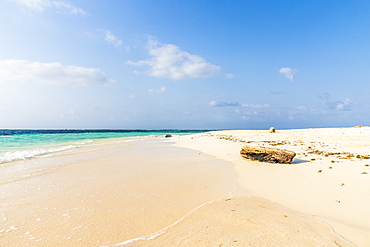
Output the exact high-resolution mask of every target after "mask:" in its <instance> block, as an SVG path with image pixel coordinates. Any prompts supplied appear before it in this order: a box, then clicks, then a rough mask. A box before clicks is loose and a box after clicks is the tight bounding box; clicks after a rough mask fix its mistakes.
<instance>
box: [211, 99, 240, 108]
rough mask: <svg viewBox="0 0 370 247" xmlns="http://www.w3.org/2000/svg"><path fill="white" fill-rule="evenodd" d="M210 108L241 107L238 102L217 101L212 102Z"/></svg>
mask: <svg viewBox="0 0 370 247" xmlns="http://www.w3.org/2000/svg"><path fill="white" fill-rule="evenodd" d="M208 105H209V106H212V107H215V106H218V107H224V106H240V104H239V102H237V101H220V102H217V101H215V100H212V101H210V102H209V103H208Z"/></svg>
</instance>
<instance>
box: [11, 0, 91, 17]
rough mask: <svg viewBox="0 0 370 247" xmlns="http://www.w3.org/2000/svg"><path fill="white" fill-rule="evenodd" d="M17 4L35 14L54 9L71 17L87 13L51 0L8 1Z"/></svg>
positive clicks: (70, 5) (68, 4) (62, 2)
mask: <svg viewBox="0 0 370 247" xmlns="http://www.w3.org/2000/svg"><path fill="white" fill-rule="evenodd" d="M8 1H12V2H15V3H17V4H18V5H20V6H22V7H24V8H26V9H29V10H32V11H36V12H39V13H41V12H43V11H44V10H46V9H48V8H54V9H56V10H59V11H65V12H66V13H68V14H71V15H80V16H85V15H87V12H86V11H84V10H83V9H81V8H78V7H76V6H74V5H72V4H70V3H67V2H64V1H52V0H8Z"/></svg>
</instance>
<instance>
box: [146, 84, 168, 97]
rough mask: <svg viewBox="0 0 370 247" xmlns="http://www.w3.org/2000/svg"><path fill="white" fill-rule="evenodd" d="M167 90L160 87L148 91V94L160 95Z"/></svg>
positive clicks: (164, 87)
mask: <svg viewBox="0 0 370 247" xmlns="http://www.w3.org/2000/svg"><path fill="white" fill-rule="evenodd" d="M166 90H167V88H166V86H162V87H160V88H159V89H148V92H149V93H150V94H151V95H155V94H161V93H164V92H166Z"/></svg>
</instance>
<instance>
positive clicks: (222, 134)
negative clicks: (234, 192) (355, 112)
mask: <svg viewBox="0 0 370 247" xmlns="http://www.w3.org/2000/svg"><path fill="white" fill-rule="evenodd" d="M176 145H177V146H181V147H186V148H193V149H195V150H200V151H202V152H204V153H205V154H208V155H213V156H215V157H217V158H219V159H223V160H226V161H229V162H231V163H233V164H234V165H235V169H236V171H237V172H238V175H239V178H238V181H239V183H240V185H241V186H242V188H244V189H245V194H246V195H249V196H258V197H263V198H265V199H268V200H271V201H274V202H276V203H279V204H280V205H282V206H285V207H287V208H290V209H292V210H296V211H298V212H302V213H304V214H306V215H308V216H314V217H315V218H316V219H319V220H322V221H325V222H327V223H329V224H330V225H331V226H332V227H334V230H335V231H336V232H337V233H339V234H340V235H342V236H343V237H344V238H346V239H348V240H350V241H351V242H353V243H354V244H356V245H358V246H370V210H369V208H370V189H369V188H370V159H367V158H368V157H366V156H367V155H369V154H370V128H368V127H362V128H333V129H304V130H281V131H278V132H277V133H268V131H247V130H245V131H217V132H211V133H207V134H202V135H197V136H193V137H181V138H180V139H177V141H176ZM243 145H256V146H265V147H275V148H282V149H287V150H293V151H295V152H296V153H297V156H296V158H295V159H294V160H293V162H292V164H291V165H276V164H266V163H260V162H256V161H247V160H244V159H242V158H241V157H240V155H239V151H240V148H241V147H242V146H243ZM358 155H360V156H358ZM357 156H358V158H356V157H357Z"/></svg>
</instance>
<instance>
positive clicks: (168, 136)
mask: <svg viewBox="0 0 370 247" xmlns="http://www.w3.org/2000/svg"><path fill="white" fill-rule="evenodd" d="M164 137H166V138H170V137H172V135H171V134H167V135H165V136H164Z"/></svg>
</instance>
